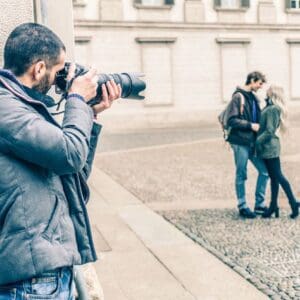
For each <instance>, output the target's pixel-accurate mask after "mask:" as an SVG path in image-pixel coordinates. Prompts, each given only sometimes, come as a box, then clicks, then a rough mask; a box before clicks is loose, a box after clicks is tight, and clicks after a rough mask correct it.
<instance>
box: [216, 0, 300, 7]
mask: <svg viewBox="0 0 300 300" xmlns="http://www.w3.org/2000/svg"><path fill="white" fill-rule="evenodd" d="M299 1H300V0H299ZM214 4H215V8H218V9H239V8H242V9H243V8H249V7H250V0H214Z"/></svg>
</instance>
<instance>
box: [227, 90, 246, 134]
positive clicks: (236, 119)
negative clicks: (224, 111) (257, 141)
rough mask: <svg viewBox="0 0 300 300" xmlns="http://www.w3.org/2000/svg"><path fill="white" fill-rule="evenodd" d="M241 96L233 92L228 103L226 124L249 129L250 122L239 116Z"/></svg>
mask: <svg viewBox="0 0 300 300" xmlns="http://www.w3.org/2000/svg"><path fill="white" fill-rule="evenodd" d="M240 110H241V96H240V95H239V94H238V93H237V94H234V95H233V97H232V100H231V102H230V104H229V112H228V125H229V126H230V127H231V128H237V129H241V130H249V129H251V122H249V121H248V120H244V119H242V118H241V114H240Z"/></svg>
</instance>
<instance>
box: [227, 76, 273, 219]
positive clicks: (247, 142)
mask: <svg viewBox="0 0 300 300" xmlns="http://www.w3.org/2000/svg"><path fill="white" fill-rule="evenodd" d="M265 82H266V79H265V76H264V75H263V74H262V73H260V72H251V73H250V74H248V76H247V79H246V83H245V86H244V87H243V88H240V87H238V88H237V89H236V90H235V92H234V93H233V95H232V99H231V101H230V103H229V105H228V107H227V108H226V119H227V121H226V122H227V126H228V129H229V133H228V137H227V141H228V142H229V143H230V145H231V148H232V149H233V153H234V161H235V166H236V175H235V188H236V196H237V200H238V209H239V214H240V216H242V217H244V218H249V219H253V218H255V217H256V214H262V213H263V212H264V211H265V210H266V207H265V205H264V200H265V199H264V198H265V191H266V185H267V181H268V172H267V169H266V166H265V164H264V162H263V161H262V160H261V159H260V158H258V157H256V156H255V147H254V146H255V140H256V136H257V132H258V129H259V119H260V113H261V109H260V107H259V103H258V99H257V97H256V96H255V94H254V93H255V92H257V91H258V90H259V89H260V88H262V86H263V84H264V83H265ZM248 160H250V161H251V162H252V164H253V165H254V166H255V168H256V169H257V171H258V178H257V183H256V192H255V207H254V212H253V211H252V210H251V209H250V208H249V207H248V205H247V202H246V193H245V181H246V180H247V163H248Z"/></svg>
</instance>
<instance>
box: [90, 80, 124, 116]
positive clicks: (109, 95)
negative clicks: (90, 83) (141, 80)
mask: <svg viewBox="0 0 300 300" xmlns="http://www.w3.org/2000/svg"><path fill="white" fill-rule="evenodd" d="M101 88H102V96H101V102H100V103H99V104H96V105H94V106H92V108H93V111H94V115H95V116H96V115H97V114H98V113H100V112H102V111H104V110H106V109H108V108H110V107H111V105H112V103H113V101H114V100H116V99H118V98H120V97H121V95H122V89H121V85H120V84H116V83H115V81H114V80H110V81H107V82H106V84H102V86H101Z"/></svg>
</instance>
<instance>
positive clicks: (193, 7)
mask: <svg viewBox="0 0 300 300" xmlns="http://www.w3.org/2000/svg"><path fill="white" fill-rule="evenodd" d="M184 20H185V22H187V23H202V22H204V20H205V14H204V4H203V1H202V0H185V2H184Z"/></svg>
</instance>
